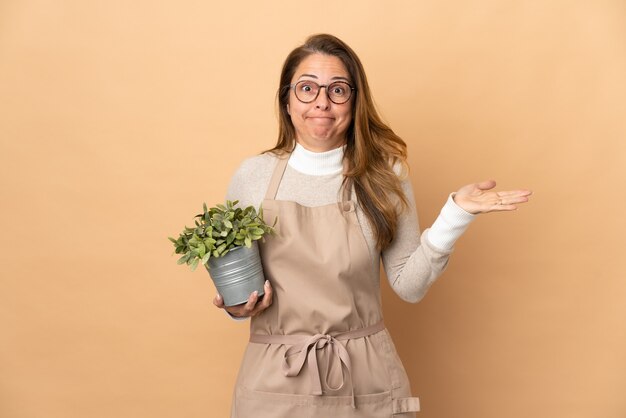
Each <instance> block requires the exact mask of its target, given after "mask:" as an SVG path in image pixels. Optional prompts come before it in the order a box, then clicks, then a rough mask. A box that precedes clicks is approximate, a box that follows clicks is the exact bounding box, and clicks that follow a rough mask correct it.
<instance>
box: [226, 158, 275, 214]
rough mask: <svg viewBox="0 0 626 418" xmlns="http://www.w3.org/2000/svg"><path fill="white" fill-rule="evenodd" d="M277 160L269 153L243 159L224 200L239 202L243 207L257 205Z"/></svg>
mask: <svg viewBox="0 0 626 418" xmlns="http://www.w3.org/2000/svg"><path fill="white" fill-rule="evenodd" d="M277 158H278V157H277V156H276V155H274V154H271V153H264V154H259V155H254V156H252V157H248V158H245V159H244V160H243V161H242V162H241V164H240V165H239V167H238V168H237V169H236V170H235V173H234V174H233V176H232V178H231V180H230V184H229V186H228V191H227V192H226V199H227V200H239V201H240V202H241V203H242V204H243V205H244V206H248V205H258V204H259V203H260V201H261V200H262V199H263V193H265V190H266V189H267V185H268V184H269V180H270V177H271V175H272V171H273V169H274V166H275V165H276V160H277Z"/></svg>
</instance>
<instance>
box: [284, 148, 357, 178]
mask: <svg viewBox="0 0 626 418" xmlns="http://www.w3.org/2000/svg"><path fill="white" fill-rule="evenodd" d="M344 149H345V145H343V146H340V147H339V148H335V149H331V150H329V151H324V152H314V151H310V150H308V149H306V148H305V147H303V146H302V145H300V144H299V143H296V147H295V148H294V150H293V152H292V153H291V156H290V157H289V166H291V167H292V168H293V169H295V170H297V171H299V172H301V173H303V174H309V175H313V176H323V175H328V174H337V173H340V172H341V171H343V152H344Z"/></svg>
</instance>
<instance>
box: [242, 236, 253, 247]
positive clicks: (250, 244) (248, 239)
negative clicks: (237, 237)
mask: <svg viewBox="0 0 626 418" xmlns="http://www.w3.org/2000/svg"><path fill="white" fill-rule="evenodd" d="M244 243H245V244H246V247H248V248H250V247H252V240H251V239H250V237H246V239H245V240H244Z"/></svg>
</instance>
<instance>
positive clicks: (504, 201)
mask: <svg viewBox="0 0 626 418" xmlns="http://www.w3.org/2000/svg"><path fill="white" fill-rule="evenodd" d="M495 186H496V181H495V180H487V181H483V182H481V183H472V184H468V185H466V186H463V187H461V188H460V189H459V190H458V191H457V192H456V194H455V195H454V202H455V203H456V204H457V205H459V206H460V207H461V208H462V209H463V210H465V211H466V212H469V213H471V214H474V215H476V214H479V213H488V212H494V211H502V210H515V209H517V206H515V205H516V204H518V203H525V202H528V196H530V195H531V194H532V191H530V190H526V189H518V190H508V191H502V192H496V191H492V190H490V189H493V188H494V187H495Z"/></svg>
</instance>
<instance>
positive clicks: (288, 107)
mask: <svg viewBox="0 0 626 418" xmlns="http://www.w3.org/2000/svg"><path fill="white" fill-rule="evenodd" d="M287 114H288V115H289V116H291V113H289V104H287Z"/></svg>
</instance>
